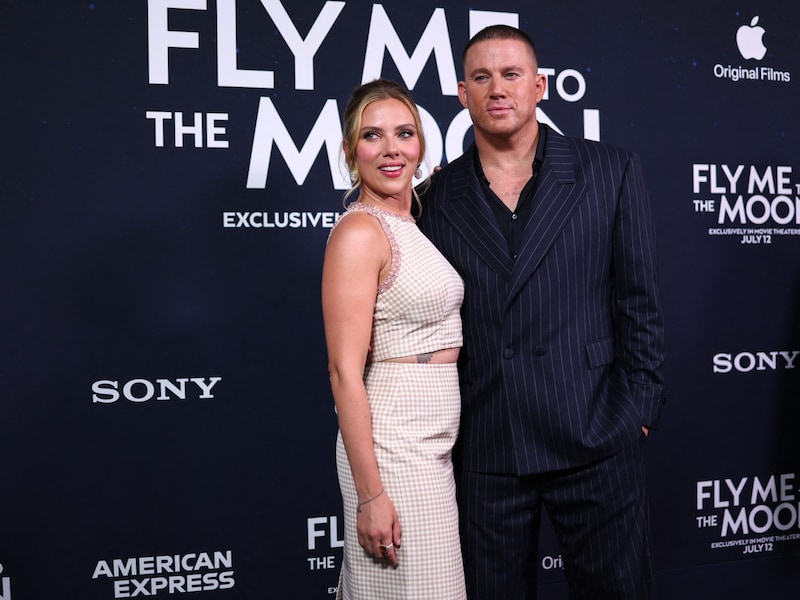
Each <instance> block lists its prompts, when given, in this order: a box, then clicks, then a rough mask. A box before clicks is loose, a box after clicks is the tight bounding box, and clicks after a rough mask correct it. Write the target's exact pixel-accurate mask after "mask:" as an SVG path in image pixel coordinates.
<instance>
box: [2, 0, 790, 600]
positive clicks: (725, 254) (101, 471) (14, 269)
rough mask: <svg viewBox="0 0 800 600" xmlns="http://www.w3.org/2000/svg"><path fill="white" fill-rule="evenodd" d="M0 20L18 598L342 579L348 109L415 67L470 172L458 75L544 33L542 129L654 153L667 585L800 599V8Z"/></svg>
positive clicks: (218, 7)
mask: <svg viewBox="0 0 800 600" xmlns="http://www.w3.org/2000/svg"><path fill="white" fill-rule="evenodd" d="M0 6H2V14H1V15H0V33H1V34H2V35H0V49H1V55H2V59H1V60H0V75H1V76H2V77H1V80H2V86H3V93H2V96H0V102H2V109H3V111H2V112H3V114H4V115H5V125H4V126H3V128H2V134H1V135H2V141H3V144H2V146H3V148H4V157H5V158H4V161H3V163H4V169H3V174H2V178H0V185H1V186H2V187H0V194H1V195H0V272H1V273H2V274H3V278H4V285H3V286H2V292H1V293H0V298H2V311H0V331H2V346H0V347H1V348H2V349H1V350H0V357H1V358H2V360H0V382H1V385H0V401H1V402H2V404H0V423H2V435H0V461H2V472H3V478H2V485H0V600H11V599H12V598H13V599H14V600H26V599H35V600H39V599H51V598H53V599H54V598H81V599H83V598H100V599H107V598H124V597H144V596H162V597H163V596H169V597H175V596H176V595H180V594H190V595H191V596H192V597H202V598H212V599H213V598H217V597H219V598H248V599H249V598H309V599H317V598H319V599H322V598H329V597H332V594H333V593H334V592H335V586H336V578H337V573H338V568H339V561H340V559H341V541H340V540H341V537H342V535H341V506H340V499H339V492H338V487H337V483H336V476H335V467H334V461H333V445H334V438H335V433H336V421H335V415H334V413H333V403H332V399H331V396H330V391H329V387H328V382H327V374H326V356H325V349H324V340H323V335H322V324H321V314H320V308H319V278H320V266H321V260H322V253H323V249H324V245H325V240H326V238H327V235H328V232H329V228H330V225H331V223H332V222H333V221H334V220H335V218H336V214H337V213H338V212H339V211H341V196H342V189H341V188H342V181H343V175H342V173H341V172H337V171H338V166H337V162H338V155H337V153H336V152H337V151H336V148H335V146H336V143H337V142H338V140H337V139H336V135H337V133H338V131H339V123H338V118H339V117H338V115H339V114H340V113H341V109H342V107H343V105H344V102H345V101H346V99H347V97H348V94H349V92H350V90H351V89H352V88H353V87H355V86H356V85H357V84H359V83H360V82H361V80H362V78H367V79H371V78H372V77H374V76H376V75H378V74H382V75H384V76H386V77H390V78H394V79H398V80H401V81H404V83H405V84H406V85H407V86H409V87H410V88H412V91H413V94H414V96H415V98H416V100H417V102H418V104H419V105H420V106H421V107H422V108H424V110H425V112H426V113H427V114H428V115H429V116H430V120H429V121H428V122H427V123H428V128H427V133H428V138H429V141H430V142H431V146H432V147H433V148H434V150H437V149H438V151H439V153H438V154H435V155H433V156H429V158H428V168H430V167H431V166H432V165H435V164H444V163H445V162H447V160H448V158H449V159H452V158H454V157H455V156H456V155H457V153H458V152H460V149H461V148H463V143H465V142H464V140H465V139H466V140H467V142H468V140H469V133H465V128H464V127H463V123H464V114H463V113H462V109H461V107H460V105H459V103H458V100H457V98H456V97H455V96H454V95H453V92H454V88H453V85H454V84H455V74H454V72H453V68H455V70H456V72H457V73H459V75H460V67H459V56H460V52H461V48H462V47H463V45H464V44H465V43H466V41H467V40H468V39H469V35H470V31H471V28H473V29H474V28H476V27H479V25H480V24H481V23H486V22H493V21H504V22H509V21H510V22H512V23H518V24H519V25H520V26H521V27H522V28H523V29H525V30H526V31H527V32H529V33H530V34H531V35H532V36H533V37H534V39H535V40H536V42H537V44H538V46H539V53H540V67H541V68H543V69H545V70H546V71H545V72H546V73H547V74H548V77H549V79H548V82H549V95H548V97H547V99H545V100H544V101H543V102H542V104H541V106H540V108H541V110H542V113H541V114H540V117H541V118H542V120H546V121H548V122H551V123H553V124H554V125H555V126H557V127H558V128H559V129H560V130H561V131H563V132H564V133H566V134H568V135H575V136H586V137H593V138H600V139H602V140H604V141H606V142H611V143H614V144H619V145H623V146H627V147H631V148H634V149H636V150H638V151H639V152H640V154H641V156H642V159H643V163H644V166H645V169H646V174H647V179H648V183H649V187H650V191H651V196H652V201H653V205H654V211H655V215H656V219H657V227H658V233H659V242H660V250H661V252H660V255H661V266H662V279H663V288H664V300H665V304H666V309H667V324H668V343H669V364H668V375H669V384H670V392H669V403H668V408H667V410H666V412H665V416H664V418H663V421H662V424H661V427H660V428H659V430H658V431H657V432H654V434H653V435H652V437H651V440H650V441H649V442H648V446H649V455H648V460H649V463H650V471H649V477H650V479H649V482H648V485H649V489H650V490H651V497H652V519H653V524H654V537H655V549H656V561H657V569H658V573H657V577H658V579H657V582H658V588H659V591H660V594H661V597H662V598H667V599H671V598H679V599H691V598H706V597H716V598H722V597H729V598H750V597H756V596H758V597H764V598H793V597H796V596H795V595H793V594H796V589H797V586H798V584H800V575H798V573H800V568H798V567H800V539H798V538H800V526H799V525H798V510H799V507H800V490H799V488H800V478H799V477H798V476H797V475H796V474H797V473H798V472H799V471H800V442H798V436H797V435H796V433H795V429H796V426H795V423H796V422H797V419H798V417H799V416H800V415H799V414H798V412H800V411H799V410H798V402H799V401H800V377H798V373H800V371H799V370H798V368H800V360H797V359H800V318H798V316H797V314H798V311H797V307H798V304H799V303H800V274H799V273H798V262H799V261H798V259H799V258H800V237H798V236H800V218H798V213H800V200H798V196H800V190H799V189H798V185H799V184H800V160H799V159H798V156H800V142H799V141H798V135H799V134H800V116H798V111H797V107H796V104H797V97H798V93H797V90H798V83H797V82H798V79H800V55H799V54H798V52H797V48H798V42H800V33H798V32H799V31H800V6H795V5H794V4H791V3H783V2H777V1H774V0H770V1H766V2H752V1H748V2H745V1H742V2H734V3H731V2H722V1H719V0H717V1H710V2H703V3H695V2H685V1H681V2H645V1H642V2H623V1H620V0H614V1H611V2H605V3H603V4H602V7H599V6H598V7H597V8H595V7H594V6H589V5H588V4H587V3H582V2H558V3H554V2H520V1H518V0H517V1H510V0H509V1H506V0H493V1H492V2H483V3H481V2H477V3H475V2H470V3H467V2H461V1H457V0H447V1H442V2H438V3H435V4H431V3H430V2H424V1H422V0H403V1H402V2H400V1H392V0H390V1H386V2H384V3H382V4H377V3H372V2H369V1H364V0H352V1H347V2H322V1H313V2H303V3H289V2H279V1H278V0H216V1H215V0H209V1H207V0H149V2H148V1H147V0H137V1H133V0H129V1H127V2H103V1H96V2H89V1H84V2H75V1H68V2H43V1H41V0H39V1H36V0H29V1H28V2H14V3H12V2H10V1H4V2H2V3H1V4H0ZM756 17H757V19H756ZM743 26H745V27H755V28H758V27H763V29H764V32H763V36H762V39H763V43H764V44H765V46H766V50H765V53H764V54H763V55H761V54H759V53H758V50H759V44H758V39H754V40H751V41H750V42H748V41H747V40H746V39H743V40H742V43H741V44H738V45H737V31H738V30H739V28H740V27H743ZM179 32H195V33H194V34H192V33H179ZM751 33H754V34H755V35H754V36H753V37H755V38H758V35H757V34H758V31H757V30H751ZM741 35H742V36H744V37H745V38H746V37H747V31H744V30H743V32H742V34H741ZM751 51H755V52H756V54H755V56H753V55H751V54H750V52H751ZM381 56H383V58H382V59H381ZM270 73H271V75H270ZM270 78H271V81H270ZM195 113H198V116H196V115H195ZM196 119H197V120H196ZM179 120H180V121H182V123H178V121H179ZM434 123H435V125H434ZM176 128H177V130H178V132H179V135H178V136H177V138H176V135H175V133H176ZM448 132H450V135H449V136H448ZM176 140H177V141H176ZM443 149H446V150H445V151H444V152H443ZM248 174H254V176H253V177H251V178H249V177H248ZM259 177H260V179H259ZM248 181H250V184H248ZM559 566H560V558H559V550H558V547H557V545H556V543H555V541H554V539H553V538H552V534H551V532H550V531H549V530H548V531H546V535H545V538H544V539H543V542H542V548H541V564H540V565H539V566H538V568H539V569H540V572H541V580H542V586H541V587H542V597H543V598H553V599H556V598H565V597H566V592H565V586H564V584H563V576H562V574H561V572H560V569H559Z"/></svg>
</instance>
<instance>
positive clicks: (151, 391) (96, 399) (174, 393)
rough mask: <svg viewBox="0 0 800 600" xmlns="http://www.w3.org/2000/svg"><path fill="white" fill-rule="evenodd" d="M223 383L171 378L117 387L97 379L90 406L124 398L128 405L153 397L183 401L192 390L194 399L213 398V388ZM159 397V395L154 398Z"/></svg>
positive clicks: (113, 382) (215, 379)
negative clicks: (129, 402)
mask: <svg viewBox="0 0 800 600" xmlns="http://www.w3.org/2000/svg"><path fill="white" fill-rule="evenodd" d="M220 381H222V377H207V378H206V377H179V378H177V379H175V380H174V381H173V380H171V379H156V380H155V381H150V380H149V379H131V380H130V381H127V382H125V383H122V384H121V385H120V382H119V381H117V380H115V379H100V380H98V381H95V382H94V383H93V384H92V403H93V404H112V403H114V402H116V401H117V400H119V399H120V398H125V399H126V400H129V401H131V402H147V401H148V400H151V399H153V398H155V399H156V400H172V399H175V398H177V399H180V400H186V397H187V395H188V391H187V384H188V383H189V382H191V383H192V385H190V386H188V387H189V390H193V395H196V394H197V392H198V390H199V395H197V396H196V397H197V398H213V397H214V394H212V393H211V390H212V388H213V387H214V386H215V385H217V383H219V382H220ZM156 394H158V395H156Z"/></svg>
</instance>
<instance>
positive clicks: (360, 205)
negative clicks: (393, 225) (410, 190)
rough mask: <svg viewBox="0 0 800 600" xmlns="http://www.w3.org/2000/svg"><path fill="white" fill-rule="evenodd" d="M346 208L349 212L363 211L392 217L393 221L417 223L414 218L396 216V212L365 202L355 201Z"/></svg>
mask: <svg viewBox="0 0 800 600" xmlns="http://www.w3.org/2000/svg"><path fill="white" fill-rule="evenodd" d="M347 208H348V210H350V209H353V210H363V211H366V212H368V213H373V214H374V213H376V212H377V213H378V214H381V215H384V216H387V217H394V218H395V219H400V220H401V221H405V222H406V223H416V222H417V220H416V219H415V218H414V217H412V216H411V215H401V214H398V213H396V212H392V211H391V210H388V209H385V208H382V207H380V206H376V205H375V204H367V203H366V202H361V201H360V200H357V201H355V202H353V203H352V204H350V205H349V206H348V207H347Z"/></svg>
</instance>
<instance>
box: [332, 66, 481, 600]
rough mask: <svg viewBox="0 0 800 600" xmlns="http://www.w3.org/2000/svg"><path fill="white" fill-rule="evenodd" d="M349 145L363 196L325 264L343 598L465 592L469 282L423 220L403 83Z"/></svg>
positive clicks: (386, 85)
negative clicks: (463, 417) (462, 531)
mask: <svg viewBox="0 0 800 600" xmlns="http://www.w3.org/2000/svg"><path fill="white" fill-rule="evenodd" d="M342 148H343V150H344V156H345V162H346V163H347V166H348V168H349V169H350V174H351V178H352V180H353V181H354V185H353V189H352V190H351V191H350V192H351V193H352V192H355V191H357V192H358V199H357V201H356V202H353V203H352V204H350V205H349V206H348V208H347V211H346V212H345V214H344V215H342V217H341V219H340V220H339V221H338V223H337V225H336V226H335V228H334V229H333V231H332V232H331V235H330V238H329V240H328V245H327V248H326V251H325V263H324V266H323V273H322V308H323V316H324V321H325V337H326V341H327V346H328V362H329V371H330V380H331V389H332V391H333V397H334V401H335V403H336V411H337V415H338V419H339V435H338V438H337V449H336V456H337V468H338V472H339V483H340V487H341V491H342V500H343V504H344V558H343V561H342V571H341V574H340V578H339V595H338V598H343V599H347V600H351V599H354V600H355V599H363V600H385V599H388V598H393V599H395V598H396V599H401V598H409V599H413V600H422V599H425V598H430V599H436V600H449V599H462V598H465V597H466V596H465V592H464V575H463V567H462V563H461V548H460V543H459V537H458V514H457V508H456V503H455V489H454V483H453V467H452V462H451V451H452V447H453V443H454V442H455V439H456V435H457V433H458V423H459V416H460V397H459V389H458V375H457V371H456V360H457V358H458V353H459V349H460V347H461V340H462V338H461V319H460V315H459V311H460V307H461V301H462V298H463V283H462V281H461V279H460V277H459V276H458V274H457V273H456V272H455V271H454V270H453V268H452V267H451V266H450V264H449V263H448V262H447V261H446V260H445V259H444V257H442V255H441V254H440V253H439V252H438V250H436V249H435V248H434V246H433V245H432V244H431V243H430V242H429V241H428V239H427V238H425V236H424V235H422V233H421V232H420V231H419V229H418V228H417V226H416V223H415V221H414V218H413V217H412V216H411V207H412V198H415V197H416V196H415V193H414V190H413V185H412V178H413V176H414V174H415V172H416V171H417V170H418V167H419V165H420V163H421V161H422V157H423V155H424V153H425V141H424V138H423V136H422V128H421V123H420V117H419V112H418V111H417V108H416V105H415V104H414V101H413V100H412V99H411V97H410V96H409V94H408V92H407V91H406V90H404V89H403V88H402V87H401V86H399V85H398V84H396V83H394V82H391V81H387V80H376V81H373V82H370V83H367V84H364V85H362V86H361V87H359V88H358V89H356V91H355V92H354V93H353V95H352V97H351V98H350V101H349V102H348V105H347V107H346V108H345V112H344V134H343V143H342Z"/></svg>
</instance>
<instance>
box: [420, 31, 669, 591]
mask: <svg viewBox="0 0 800 600" xmlns="http://www.w3.org/2000/svg"><path fill="white" fill-rule="evenodd" d="M464 73H465V76H464V81H461V82H459V98H460V100H461V103H462V104H463V105H464V106H465V107H466V108H467V109H468V110H469V113H470V116H471V118H472V121H473V124H474V134H475V144H474V145H473V146H472V147H471V148H469V149H468V150H467V151H466V152H465V154H464V155H463V156H461V157H460V158H458V159H457V160H455V161H453V162H452V163H451V164H449V165H447V166H446V167H444V168H443V169H442V170H441V172H439V173H438V174H437V175H436V176H435V177H434V179H433V181H432V183H431V187H430V189H429V190H428V192H427V193H426V198H425V202H424V204H423V206H424V211H423V213H422V217H421V219H420V226H421V227H422V229H423V231H425V233H426V234H427V235H428V236H429V237H430V239H431V240H433V242H434V243H435V244H436V245H437V246H438V247H439V249H440V250H441V251H442V253H443V254H444V255H445V256H446V257H447V258H448V259H449V260H450V261H451V263H452V264H453V265H454V266H455V268H456V269H457V270H458V271H459V273H460V274H461V276H462V277H463V279H464V282H465V286H466V290H465V298H464V304H463V307H462V319H463V323H464V346H463V349H462V355H461V356H462V358H461V360H460V373H461V386H462V387H461V394H462V424H461V433H460V441H459V444H458V446H457V448H456V454H455V457H454V460H455V468H456V478H457V486H458V499H459V510H460V517H461V535H462V544H463V550H464V561H465V571H466V574H467V588H468V593H469V597H470V599H471V600H498V599H507V600H511V599H515V600H516V599H519V598H526V599H528V598H535V597H536V570H537V566H538V562H539V561H538V555H537V553H538V535H539V523H540V516H541V509H542V507H543V506H544V507H545V508H546V509H547V513H548V514H549V516H550V520H551V522H552V524H553V528H554V531H555V532H556V535H557V537H558V539H559V542H560V544H561V545H562V557H563V561H564V571H565V574H566V577H567V581H568V584H569V589H570V597H571V598H592V599H598V598H647V597H651V596H650V594H651V592H652V591H651V577H652V567H651V562H650V552H649V539H648V536H649V534H648V524H647V505H646V501H645V481H644V472H643V458H642V450H643V448H642V446H643V444H644V439H645V437H646V435H647V433H648V430H649V429H650V428H652V427H654V426H655V425H656V422H657V421H658V416H659V413H660V410H661V407H662V405H663V403H664V401H665V400H664V385H663V380H662V375H661V367H662V362H663V358H664V343H663V324H662V317H661V311H660V306H659V301H658V290H657V272H656V257H655V239H654V231H653V225H652V223H651V218H650V213H649V208H648V199H647V192H646V190H645V187H644V182H643V178H642V172H641V167H640V164H639V160H638V158H637V157H636V155H634V154H631V153H628V152H626V151H624V150H621V149H618V148H614V147H611V146H607V145H604V144H599V143H596V142H588V141H586V140H582V139H570V138H565V137H563V136H561V135H559V134H557V133H556V132H555V131H553V130H552V129H550V128H548V127H547V126H545V125H543V124H539V123H538V122H537V120H536V104H537V103H538V102H539V101H540V100H541V99H542V97H543V95H544V92H545V88H546V85H547V80H546V78H545V77H544V76H543V75H541V74H539V73H538V70H537V59H536V50H535V47H534V45H533V42H532V41H531V40H530V38H529V37H528V36H527V35H526V34H524V33H523V32H521V31H520V30H518V29H515V28H512V27H508V26H502V25H501V26H492V27H489V28H487V29H484V30H483V31H481V32H479V33H478V34H477V35H476V36H475V37H474V38H473V39H472V40H471V41H470V42H469V44H468V45H467V47H466V49H465V50H464Z"/></svg>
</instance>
